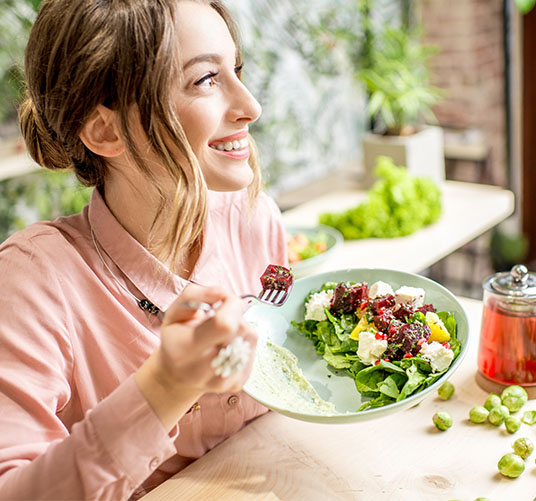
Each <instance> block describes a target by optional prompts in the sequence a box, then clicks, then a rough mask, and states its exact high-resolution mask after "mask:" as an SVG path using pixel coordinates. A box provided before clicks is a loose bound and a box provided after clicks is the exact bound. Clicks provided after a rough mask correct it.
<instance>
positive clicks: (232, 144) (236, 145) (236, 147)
mask: <svg viewBox="0 0 536 501" xmlns="http://www.w3.org/2000/svg"><path fill="white" fill-rule="evenodd" d="M209 146H210V147H211V148H212V149H213V150H219V151H240V150H243V149H244V148H247V147H248V146H249V142H248V139H247V138H246V137H245V138H243V139H240V140H238V139H235V140H234V141H226V142H225V143H218V144H209Z"/></svg>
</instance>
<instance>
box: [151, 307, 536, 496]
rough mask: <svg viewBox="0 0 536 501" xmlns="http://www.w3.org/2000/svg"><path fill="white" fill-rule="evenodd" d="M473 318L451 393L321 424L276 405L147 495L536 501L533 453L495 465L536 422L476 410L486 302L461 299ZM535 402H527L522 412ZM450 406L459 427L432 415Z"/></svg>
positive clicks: (535, 428)
mask: <svg viewBox="0 0 536 501" xmlns="http://www.w3.org/2000/svg"><path fill="white" fill-rule="evenodd" d="M462 304H463V306H464V308H465V309H466V312H467V315H468V317H469V326H470V346H469V351H468V353H467V355H466V357H465V359H464V361H463V363H462V364H461V365H460V367H459V368H458V370H457V371H456V372H455V374H454V375H453V376H452V377H451V379H450V380H451V382H452V383H453V384H454V385H455V387H456V392H455V394H454V396H453V397H452V398H451V400H449V401H446V402H445V401H442V400H440V399H438V398H437V396H436V395H435V394H431V395H429V396H428V397H427V398H426V399H425V400H423V401H422V402H421V403H420V404H419V405H417V406H415V407H412V408H410V409H408V410H405V411H401V412H399V413H397V414H394V415H391V416H386V417H383V418H380V419H377V420H374V421H367V422H362V423H356V424H344V425H325V424H323V425H320V424H313V423H306V422H302V421H298V420H294V419H291V418H288V417H285V416H282V415H279V414H276V413H273V412H270V413H268V414H266V415H264V416H262V417H260V418H259V419H257V420H256V421H254V422H253V423H251V424H250V425H248V426H247V427H246V428H244V429H243V430H242V431H240V432H239V433H238V434H236V435H234V436H233V437H231V438H230V439H228V440H226V441H225V442H223V443H222V444H220V445H219V446H218V447H216V448H215V449H213V450H212V451H210V452H209V453H207V454H206V455H205V456H203V457H202V458H200V459H199V460H197V461H196V462H195V463H193V464H192V465H190V466H189V467H188V468H186V469H184V470H183V471H181V472H180V473H178V474H177V475H176V476H175V477H174V478H172V479H170V480H168V481H167V482H165V483H164V484H162V485H161V486H160V487H158V488H157V489H155V490H154V491H152V492H151V493H149V494H148V495H146V496H145V497H144V498H143V501H164V500H165V501H170V500H179V499H180V500H193V499H195V500H218V501H225V500H230V501H238V500H255V501H257V500H259V501H260V500H289V501H298V500H306V501H316V500H322V501H324V500H363V501H383V500H385V501H387V500H389V501H406V500H407V501H436V500H437V501H448V500H454V499H459V500H464V501H472V500H474V499H475V498H477V497H479V496H483V497H487V498H489V499H491V500H493V501H510V500H512V501H513V500H515V501H531V500H532V499H533V498H534V495H535V493H536V487H535V486H536V465H535V463H534V458H535V456H536V454H534V453H533V454H532V455H531V456H530V457H529V458H528V459H527V460H526V461H525V463H526V469H525V472H524V473H523V474H522V475H521V476H520V477H519V478H517V479H508V478H505V477H503V476H502V475H500V474H499V473H498V471H497V462H498V461H499V459H500V458H501V456H502V455H503V454H505V453H507V452H511V443H512V442H513V441H514V440H515V438H518V437H523V436H527V437H530V438H531V439H532V440H533V441H534V442H535V443H536V434H535V432H536V425H535V426H532V427H531V426H528V425H526V424H522V425H521V428H520V430H519V431H518V432H517V433H515V434H514V435H510V434H508V433H507V432H506V431H505V430H504V426H503V427H500V428H496V427H494V426H492V425H491V424H482V425H475V424H472V423H471V422H469V420H468V418H467V416H468V412H469V409H470V408H471V407H472V406H474V405H477V404H478V405H482V404H483V403H484V400H485V399H486V396H487V392H485V391H484V390H483V389H481V388H480V387H479V386H478V385H477V383H476V382H475V374H476V355H477V348H478V336H479V331H480V316H481V311H482V305H481V303H480V302H479V301H474V300H467V299H465V300H462ZM528 409H536V401H534V400H532V401H529V403H528V404H527V405H525V407H524V408H523V410H528ZM438 410H447V411H448V412H450V413H451V415H452V417H453V421H454V424H453V426H452V428H450V429H449V430H447V431H445V432H440V431H438V430H436V428H435V427H434V426H433V424H432V415H433V414H434V412H436V411H438Z"/></svg>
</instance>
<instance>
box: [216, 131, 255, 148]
mask: <svg viewBox="0 0 536 501" xmlns="http://www.w3.org/2000/svg"><path fill="white" fill-rule="evenodd" d="M246 137H248V131H247V129H246V130H241V131H240V132H236V133H235V134H231V135H230V136H225V137H220V138H218V139H214V141H210V143H209V146H210V145H215V146H217V145H218V144H224V143H228V142H229V141H240V139H244V138H246Z"/></svg>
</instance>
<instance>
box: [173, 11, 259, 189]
mask: <svg viewBox="0 0 536 501" xmlns="http://www.w3.org/2000/svg"><path fill="white" fill-rule="evenodd" d="M178 18H179V21H178V28H179V29H178V33H179V39H178V43H179V52H180V57H181V60H180V65H181V67H182V73H183V78H182V80H181V82H180V83H179V84H178V85H177V87H176V88H175V89H174V90H173V91H172V99H173V100H174V103H175V106H176V110H177V113H178V115H179V119H180V121H181V124H182V126H183V128H184V131H185V133H186V136H187V138H188V141H189V143H190V145H191V147H192V149H193V152H194V154H195V155H196V157H197V159H198V161H199V164H200V166H201V169H202V171H203V175H204V178H205V181H206V183H207V186H208V188H209V189H211V190H215V191H235V190H239V189H242V188H245V187H246V186H248V185H249V184H250V183H251V182H252V180H253V172H252V170H251V168H250V166H249V164H248V158H249V153H250V152H249V147H248V144H247V132H248V126H249V124H250V123H252V122H254V121H255V120H257V118H258V117H259V115H260V114H261V107H260V105H259V103H258V102H257V101H256V100H255V99H254V98H253V96H252V95H251V94H250V93H249V91H248V90H247V89H246V87H245V86H244V85H243V84H242V82H241V81H240V79H239V75H240V68H239V67H238V66H237V59H236V57H237V54H236V46H235V44H234V41H233V39H232V37H231V34H230V32H229V30H228V28H227V25H226V24H225V21H224V20H223V19H222V17H221V16H220V15H219V14H218V13H217V12H216V11H215V10H214V9H212V8H211V7H210V6H208V5H204V4H199V3H194V2H189V1H183V2H180V3H179V5H178Z"/></svg>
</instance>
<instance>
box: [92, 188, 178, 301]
mask: <svg viewBox="0 0 536 501" xmlns="http://www.w3.org/2000/svg"><path fill="white" fill-rule="evenodd" d="M88 218H89V224H90V227H91V229H92V230H93V233H94V235H95V239H96V241H97V245H98V246H99V248H100V251H101V254H103V258H104V259H106V260H107V261H108V259H109V260H111V261H112V262H113V263H114V264H115V265H116V266H117V267H118V268H119V269H120V270H121V272H122V273H123V274H124V275H125V276H126V277H127V278H128V280H130V282H132V284H133V285H134V286H135V287H136V288H137V289H138V290H139V291H140V292H141V294H142V295H143V296H144V297H143V298H142V297H140V299H144V298H145V299H148V300H149V301H150V302H151V303H153V304H155V305H156V306H158V308H159V309H160V310H161V311H166V310H167V309H168V307H169V306H170V304H171V303H172V302H173V300H174V299H176V297H177V295H178V294H180V293H181V292H182V290H183V289H184V288H185V287H186V285H188V283H189V281H188V280H185V279H183V278H181V277H179V276H178V275H175V274H174V273H172V272H171V271H170V270H169V268H167V266H165V265H164V264H163V263H161V262H160V261H159V260H158V259H156V258H155V257H154V256H153V255H152V254H151V253H150V252H149V251H148V250H147V249H146V248H145V247H144V246H143V245H141V244H140V243H139V242H138V241H137V240H136V239H135V238H134V237H132V235H131V234H130V233H129V232H128V231H127V230H126V229H125V228H124V227H123V226H122V225H121V223H119V221H118V220H117V219H116V218H115V216H114V215H113V214H112V212H111V211H110V209H109V208H108V206H107V205H106V203H105V201H104V199H103V198H102V196H101V194H100V193H99V190H98V189H94V190H93V194H92V196H91V200H90V203H89V213H88ZM102 251H104V253H103V252H102ZM104 254H106V255H104ZM116 278H117V279H118V280H119V279H121V278H122V277H121V278H120V277H116Z"/></svg>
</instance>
